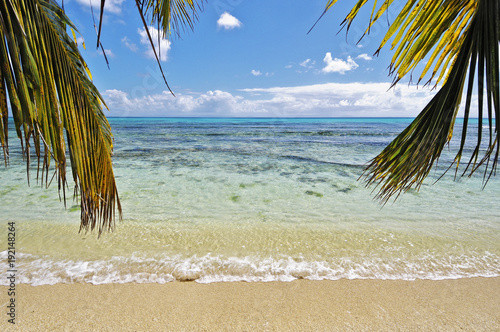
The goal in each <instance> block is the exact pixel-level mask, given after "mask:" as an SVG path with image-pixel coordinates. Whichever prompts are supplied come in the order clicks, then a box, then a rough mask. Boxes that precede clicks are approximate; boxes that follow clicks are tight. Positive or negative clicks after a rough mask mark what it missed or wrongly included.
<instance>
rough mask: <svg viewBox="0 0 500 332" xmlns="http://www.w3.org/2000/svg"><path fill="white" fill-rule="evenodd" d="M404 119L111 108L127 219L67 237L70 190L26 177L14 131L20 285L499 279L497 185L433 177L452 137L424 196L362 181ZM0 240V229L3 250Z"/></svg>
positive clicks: (72, 227)
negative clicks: (132, 113)
mask: <svg viewBox="0 0 500 332" xmlns="http://www.w3.org/2000/svg"><path fill="white" fill-rule="evenodd" d="M410 121H411V120H410V119H380V118H377V119H213V118H206V119H200V118H158V119H152V118H112V119H110V123H111V125H112V128H113V133H114V136H115V154H114V159H113V162H114V168H115V175H116V179H117V183H118V190H119V193H120V198H121V202H122V206H123V210H124V220H123V222H122V223H117V227H116V230H115V232H114V233H110V234H105V235H104V236H103V237H101V239H97V236H96V234H91V233H89V234H79V233H78V227H79V208H78V204H77V203H76V202H73V201H72V200H71V199H69V200H68V202H67V208H66V209H65V208H64V205H63V204H62V203H60V202H59V196H58V193H57V188H56V186H54V185H53V186H51V187H50V188H49V189H42V188H40V186H37V185H36V179H35V177H34V175H35V174H36V173H35V172H32V173H33V176H32V184H31V187H28V186H27V185H26V170H25V166H24V164H23V163H22V159H21V156H20V153H19V150H18V149H17V150H16V148H17V145H18V143H17V142H16V141H15V140H14V139H12V140H11V159H10V167H9V168H7V169H6V168H3V167H2V168H0V202H1V205H0V206H1V210H0V211H1V215H2V220H4V221H13V222H15V223H16V228H17V235H16V237H17V239H16V246H17V247H16V249H17V255H18V257H17V258H18V266H17V267H18V270H19V272H18V280H19V281H20V282H23V283H29V284H33V285H41V284H54V283H72V282H88V283H94V284H100V283H122V282H157V283H163V282H169V281H175V280H195V281H197V282H217V281H240V280H244V281H272V280H281V281H290V280H294V279H298V278H306V279H313V280H320V279H333V280H335V279H341V278H350V279H370V278H371V279H405V280H412V279H417V278H424V279H449V278H463V277H473V276H484V277H491V276H499V275H500V207H499V206H498V204H496V198H497V197H499V194H500V185H499V184H500V183H499V179H498V178H492V179H491V180H490V182H489V184H488V185H487V186H486V188H485V189H484V190H482V184H483V182H482V180H483V178H482V174H478V175H477V176H473V177H472V178H464V179H460V180H458V181H453V172H450V174H448V175H445V176H444V178H443V179H442V180H440V181H439V182H437V183H436V184H433V183H434V181H435V180H436V179H437V178H438V177H439V176H440V175H441V174H442V172H443V170H444V169H446V168H447V167H448V166H449V162H450V161H451V160H452V158H453V156H454V155H453V152H455V151H456V150H455V148H456V145H457V144H458V143H457V141H453V142H452V143H451V144H450V151H449V152H448V151H447V152H445V153H444V154H443V156H442V158H441V160H440V164H439V165H438V167H437V168H436V171H435V172H432V173H431V175H430V176H429V178H428V179H427V180H426V182H425V183H424V185H423V186H422V188H421V190H420V192H416V191H412V192H410V193H407V194H405V195H403V196H402V197H401V198H400V199H399V200H398V201H397V202H396V203H389V204H387V205H386V206H385V207H383V208H382V206H381V205H380V204H379V203H378V202H376V201H373V196H374V193H372V192H371V190H372V189H371V188H368V189H367V188H365V187H364V184H363V183H362V182H361V181H358V177H359V176H360V175H361V174H362V172H363V167H364V165H365V164H366V163H367V162H368V161H369V160H370V159H371V158H373V157H374V156H376V155H377V154H378V153H379V152H380V151H381V150H382V149H383V148H384V147H385V146H386V145H387V144H388V143H389V142H390V141H391V139H392V138H394V137H395V135H397V133H399V132H400V131H401V130H403V129H404V128H405V127H406V126H407V125H408V124H409V123H410ZM11 137H14V134H12V135H11ZM471 142H474V137H473V136H471ZM469 152H470V150H469ZM33 166H35V165H33ZM68 192H69V193H71V192H72V190H71V189H70V190H69V191H68ZM6 237H7V226H4V227H0V243H1V244H2V247H3V248H5V249H6ZM3 248H2V249H0V250H4V251H2V252H0V271H6V270H7V265H6V264H7V263H6V261H7V259H6V257H7V252H6V251H5V249H3ZM1 283H3V284H6V281H1Z"/></svg>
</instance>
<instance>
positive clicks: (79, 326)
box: [1, 278, 500, 331]
mask: <svg viewBox="0 0 500 332" xmlns="http://www.w3.org/2000/svg"><path fill="white" fill-rule="evenodd" d="M1 289H2V299H3V300H2V303H3V305H2V307H3V308H4V309H3V311H4V312H5V310H6V309H5V308H6V303H7V287H5V286H2V287H1ZM16 303H17V307H16V329H12V327H11V326H10V325H11V324H8V323H7V318H6V315H3V316H4V317H3V319H2V324H1V330H5V328H6V327H7V330H19V331H49V330H50V331H307V330H308V331H332V330H352V331H362V330H365V331H369V330H392V331H395V330H397V331H416V330H419V331H422V330H427V331H438V330H439V331H443V330H447V331H450V330H451V331H455V330H466V331H467V330H470V331H498V330H500V278H470V279H457V280H444V281H432V280H416V281H384V280H338V281H309V280H297V281H293V282H269V283H246V282H234V283H231V282H226V283H212V284H199V283H195V282H172V283H167V284H134V283H130V284H106V285H98V286H94V285H90V284H58V285H54V286H37V287H34V286H29V285H23V284H21V285H17V286H16Z"/></svg>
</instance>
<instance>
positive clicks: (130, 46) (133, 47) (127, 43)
mask: <svg viewBox="0 0 500 332" xmlns="http://www.w3.org/2000/svg"><path fill="white" fill-rule="evenodd" d="M121 41H122V44H123V45H125V47H127V48H128V49H129V50H131V51H132V52H137V50H138V47H137V45H136V44H134V43H131V42H130V40H129V39H128V37H127V36H125V37H123V38H122V39H121Z"/></svg>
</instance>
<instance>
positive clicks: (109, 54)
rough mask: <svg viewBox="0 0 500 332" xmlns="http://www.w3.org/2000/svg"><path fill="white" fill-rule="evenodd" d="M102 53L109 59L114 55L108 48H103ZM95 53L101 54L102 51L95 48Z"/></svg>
mask: <svg viewBox="0 0 500 332" xmlns="http://www.w3.org/2000/svg"><path fill="white" fill-rule="evenodd" d="M104 53H106V58H108V59H110V58H114V57H115V56H116V55H115V54H114V53H113V51H111V50H110V49H108V48H105V49H104ZM97 54H99V55H103V53H102V50H97Z"/></svg>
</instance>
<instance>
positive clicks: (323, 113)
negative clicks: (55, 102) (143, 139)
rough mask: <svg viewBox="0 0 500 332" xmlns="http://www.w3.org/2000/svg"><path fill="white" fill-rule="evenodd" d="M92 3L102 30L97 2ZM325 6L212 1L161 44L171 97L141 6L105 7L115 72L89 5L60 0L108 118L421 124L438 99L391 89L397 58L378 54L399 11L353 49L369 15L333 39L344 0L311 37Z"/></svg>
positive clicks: (85, 0) (120, 2) (127, 0)
mask: <svg viewBox="0 0 500 332" xmlns="http://www.w3.org/2000/svg"><path fill="white" fill-rule="evenodd" d="M91 1H92V3H93V5H94V6H93V10H94V15H95V20H96V22H97V21H98V19H99V3H100V1H99V0H91ZM325 4H326V1H325V0H318V1H316V0H311V1H297V0H296V1H290V0H288V1H284V0H273V1H262V0H213V1H211V0H209V1H208V3H205V4H204V10H203V11H202V12H201V13H200V15H199V21H198V22H197V24H196V26H195V28H194V31H190V30H186V31H185V32H184V33H182V34H181V36H180V37H176V36H171V38H170V39H169V40H162V41H161V56H162V61H161V63H162V67H163V70H164V72H165V75H166V78H167V81H168V83H169V84H170V86H171V88H172V90H173V91H174V93H175V94H176V97H173V96H172V95H171V94H170V93H169V92H168V90H167V88H166V86H165V84H164V83H163V79H162V77H161V74H160V71H159V69H158V66H157V64H156V61H155V60H154V59H153V58H152V56H151V48H150V45H149V42H148V41H147V40H146V39H145V31H144V29H143V25H142V22H141V20H140V17H139V15H138V12H137V9H136V8H135V1H132V0H107V2H106V7H105V10H104V18H103V27H102V44H103V46H104V48H105V49H106V54H107V56H108V59H109V62H110V69H108V68H107V66H106V62H105V60H104V57H103V56H102V53H101V52H100V51H99V50H97V49H96V39H97V38H96V32H95V29H94V25H93V20H92V15H91V10H90V0H66V1H64V6H65V10H66V13H67V14H68V16H69V17H70V18H71V19H72V20H73V22H74V23H75V24H76V26H77V28H78V30H79V32H80V35H79V36H78V41H79V46H80V49H81V52H82V54H83V56H84V58H85V59H86V61H87V63H88V65H89V68H90V70H91V72H92V75H93V80H94V83H95V85H96V86H97V88H98V89H99V90H100V91H101V93H102V94H103V97H104V99H105V100H106V103H107V104H108V106H109V108H110V112H107V113H106V114H107V115H108V116H166V117H171V116H230V117H231V116H235V117H248V116H257V117H365V116H370V117H372V116H382V117H385V116H408V117H413V116H416V115H417V114H418V112H419V111H420V110H421V109H422V108H423V107H424V106H425V104H426V103H427V102H428V101H429V100H430V98H431V97H432V95H433V94H434V93H435V91H430V90H429V89H428V88H423V87H420V88H417V87H415V86H408V84H407V83H408V80H403V81H402V83H400V84H398V85H397V86H396V88H393V89H391V90H389V91H388V88H389V86H390V82H391V81H392V79H391V78H390V77H388V70H387V67H388V65H389V63H390V56H391V53H390V51H389V50H388V49H387V50H385V49H384V50H383V51H382V52H381V54H380V56H378V57H374V56H373V53H374V52H375V51H376V49H377V47H378V45H379V43H380V40H381V39H382V37H383V34H385V31H386V28H387V20H389V21H390V20H391V18H393V17H394V13H395V10H397V9H398V6H395V7H394V10H392V11H391V12H389V14H388V16H387V17H386V18H384V19H382V20H381V22H380V23H377V24H376V25H375V27H374V28H373V29H372V33H371V34H370V35H369V36H368V37H365V38H364V39H363V40H362V41H361V42H360V43H359V44H356V42H357V41H358V39H359V37H360V35H361V33H362V31H364V29H365V28H366V23H367V16H368V15H369V14H370V13H369V12H370V8H366V10H364V12H362V15H361V16H360V17H359V19H357V20H356V21H355V22H354V23H353V25H352V26H351V30H350V33H349V35H347V37H346V34H345V30H344V31H342V32H340V33H339V34H337V32H338V31H339V28H340V23H341V22H342V20H343V18H344V17H345V15H346V14H347V13H348V10H349V9H350V8H349V6H352V2H348V1H339V4H338V5H336V6H335V7H334V8H333V9H332V10H330V11H329V12H328V13H327V14H326V15H325V16H324V17H323V18H322V19H321V20H320V21H319V23H318V24H317V25H316V27H315V28H314V29H313V30H312V31H311V33H309V34H307V32H308V30H309V29H310V28H311V27H312V26H313V24H314V22H315V21H316V20H317V19H318V17H319V16H320V15H321V13H322V12H323V10H324V7H325ZM150 32H152V34H153V35H155V34H156V29H155V28H153V27H151V28H150ZM82 39H83V40H84V41H85V46H86V49H83V47H82V43H81V41H82Z"/></svg>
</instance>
